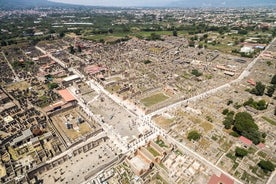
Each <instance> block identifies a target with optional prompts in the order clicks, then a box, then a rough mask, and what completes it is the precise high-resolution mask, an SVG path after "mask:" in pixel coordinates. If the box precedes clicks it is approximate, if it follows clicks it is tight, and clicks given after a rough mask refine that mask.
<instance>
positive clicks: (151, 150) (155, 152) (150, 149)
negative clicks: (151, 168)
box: [147, 147, 160, 157]
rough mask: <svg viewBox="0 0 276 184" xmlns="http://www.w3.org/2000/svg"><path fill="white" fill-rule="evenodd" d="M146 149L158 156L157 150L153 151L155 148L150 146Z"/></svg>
mask: <svg viewBox="0 0 276 184" xmlns="http://www.w3.org/2000/svg"><path fill="white" fill-rule="evenodd" d="M147 150H148V151H149V152H150V153H151V154H152V155H153V156H154V157H157V156H160V155H159V153H158V152H157V151H155V149H153V148H152V147H147Z"/></svg>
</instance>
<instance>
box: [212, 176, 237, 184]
mask: <svg viewBox="0 0 276 184" xmlns="http://www.w3.org/2000/svg"><path fill="white" fill-rule="evenodd" d="M208 184H234V180H232V179H231V178H229V177H228V176H226V175H225V174H221V175H220V177H218V176H217V175H215V174H213V175H212V176H211V178H210V180H209V182H208Z"/></svg>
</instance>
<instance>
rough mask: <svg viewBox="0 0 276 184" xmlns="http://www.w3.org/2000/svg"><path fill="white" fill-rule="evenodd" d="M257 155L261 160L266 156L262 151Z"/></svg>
mask: <svg viewBox="0 0 276 184" xmlns="http://www.w3.org/2000/svg"><path fill="white" fill-rule="evenodd" d="M258 155H259V156H260V157H262V158H264V159H265V158H266V156H267V154H266V153H265V152H262V151H260V152H258Z"/></svg>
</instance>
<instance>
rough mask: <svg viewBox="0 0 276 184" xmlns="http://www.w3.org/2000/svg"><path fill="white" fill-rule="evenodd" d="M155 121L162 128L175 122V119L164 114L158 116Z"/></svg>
mask: <svg viewBox="0 0 276 184" xmlns="http://www.w3.org/2000/svg"><path fill="white" fill-rule="evenodd" d="M154 122H155V123H156V124H158V125H159V126H161V127H162V128H166V127H168V126H169V125H170V124H171V123H172V122H173V119H168V118H165V117H163V116H158V117H155V118H154Z"/></svg>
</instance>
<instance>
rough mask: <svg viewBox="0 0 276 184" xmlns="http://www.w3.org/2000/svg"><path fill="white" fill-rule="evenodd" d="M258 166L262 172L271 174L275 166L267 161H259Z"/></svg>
mask: <svg viewBox="0 0 276 184" xmlns="http://www.w3.org/2000/svg"><path fill="white" fill-rule="evenodd" d="M258 166H259V167H260V168H261V169H262V170H263V171H264V172H269V171H270V172H272V171H274V169H275V165H274V164H273V163H272V162H270V161H269V160H267V161H265V160H261V161H260V162H259V163H258Z"/></svg>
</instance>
